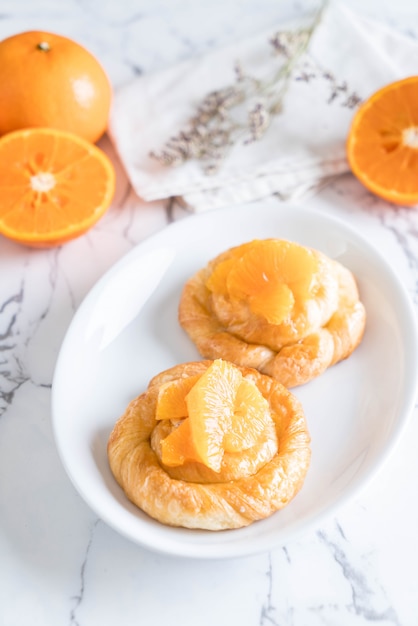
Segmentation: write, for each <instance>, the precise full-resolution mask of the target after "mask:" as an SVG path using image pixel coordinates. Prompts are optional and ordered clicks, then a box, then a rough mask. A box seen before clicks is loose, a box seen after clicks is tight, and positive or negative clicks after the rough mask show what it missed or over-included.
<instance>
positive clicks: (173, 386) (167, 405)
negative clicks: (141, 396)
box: [155, 374, 200, 420]
mask: <svg viewBox="0 0 418 626" xmlns="http://www.w3.org/2000/svg"><path fill="white" fill-rule="evenodd" d="M199 378H200V374H197V375H196V376H189V377H188V378H176V379H175V380H170V381H169V382H167V383H164V384H163V385H161V387H160V388H159V390H158V398H157V408H156V411H155V417H156V419H157V420H161V419H179V418H181V417H186V416H187V415H188V411H187V405H186V396H187V394H188V393H189V391H190V389H191V388H192V387H193V385H194V384H195V383H196V382H197V381H198V380H199Z"/></svg>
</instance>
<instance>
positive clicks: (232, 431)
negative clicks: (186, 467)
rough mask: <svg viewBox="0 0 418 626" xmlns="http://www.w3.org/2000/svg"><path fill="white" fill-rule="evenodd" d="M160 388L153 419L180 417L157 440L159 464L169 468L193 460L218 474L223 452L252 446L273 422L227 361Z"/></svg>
mask: <svg viewBox="0 0 418 626" xmlns="http://www.w3.org/2000/svg"><path fill="white" fill-rule="evenodd" d="M160 390H161V393H160V392H159V396H160V397H159V398H158V399H157V410H156V413H157V419H172V420H173V421H175V420H176V418H177V417H180V415H181V416H182V417H183V419H180V421H179V423H178V424H175V427H174V429H173V430H172V431H171V433H170V434H169V435H168V436H167V437H165V438H164V439H163V440H162V441H161V459H162V462H163V463H164V464H165V465H167V466H170V467H175V466H179V465H182V464H184V463H185V462H186V461H197V462H199V463H203V464H204V465H206V466H207V467H209V468H210V469H212V470H214V471H215V472H219V471H220V470H221V465H222V460H223V456H224V454H225V452H229V453H237V452H242V451H246V450H248V449H249V448H251V447H252V446H256V445H257V443H258V442H259V441H260V439H261V437H262V435H263V433H264V431H265V429H266V428H267V427H268V426H269V425H270V424H271V423H272V418H271V416H270V407H269V403H268V402H267V400H266V399H265V398H264V397H263V395H262V394H261V392H260V390H259V389H258V387H257V386H256V385H255V384H254V383H253V382H252V381H251V380H248V379H246V378H244V377H243V375H242V373H241V371H240V370H239V369H238V368H237V367H236V366H235V365H233V364H232V363H229V362H228V361H223V360H221V359H218V360H216V361H213V363H211V365H209V367H208V369H207V370H206V371H205V372H204V373H203V374H202V375H200V374H199V375H197V376H190V377H189V378H184V379H175V380H173V381H170V382H169V383H166V384H164V385H162V387H161V388H160Z"/></svg>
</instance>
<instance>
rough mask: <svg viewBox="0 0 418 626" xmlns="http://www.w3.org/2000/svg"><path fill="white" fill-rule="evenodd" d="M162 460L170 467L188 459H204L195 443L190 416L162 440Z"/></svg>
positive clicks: (181, 463)
mask: <svg viewBox="0 0 418 626" xmlns="http://www.w3.org/2000/svg"><path fill="white" fill-rule="evenodd" d="M161 460H162V462H163V463H164V465H167V466H168V467H177V466H179V465H183V464H184V463H185V462H186V461H199V462H201V461H202V459H201V458H200V457H199V455H198V453H197V450H196V448H195V446H194V443H193V439H192V434H191V430H190V419H189V418H188V417H186V418H185V419H183V420H181V422H180V424H179V425H178V426H177V427H176V428H175V429H174V430H172V431H171V433H170V434H169V435H168V436H167V437H165V439H163V440H162V441H161Z"/></svg>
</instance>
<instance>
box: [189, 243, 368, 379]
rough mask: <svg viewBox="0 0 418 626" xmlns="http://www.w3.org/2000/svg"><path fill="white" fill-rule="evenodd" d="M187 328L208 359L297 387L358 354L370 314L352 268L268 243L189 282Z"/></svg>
mask: <svg viewBox="0 0 418 626" xmlns="http://www.w3.org/2000/svg"><path fill="white" fill-rule="evenodd" d="M179 322H180V324H181V326H182V327H183V328H184V329H185V330H186V332H187V333H188V335H189V336H190V338H191V339H192V341H193V342H194V343H195V345H196V347H197V349H198V350H199V353H200V354H201V355H202V356H203V357H204V358H209V359H216V358H223V359H226V360H229V361H232V362H234V363H237V364H238V365H242V366H246V367H253V368H256V369H258V370H259V371H260V372H262V373H264V374H267V375H269V376H272V377H273V378H275V379H276V380H278V381H280V382H281V383H282V384H284V385H285V386H286V387H294V386H296V385H301V384H303V383H306V382H308V381H309V380H311V379H313V378H315V377H317V376H319V375H320V374H322V373H323V372H324V371H325V370H326V369H327V368H328V367H330V366H331V365H333V364H335V363H337V362H338V361H341V360H342V359H345V358H347V357H348V356H349V355H350V354H351V353H352V352H353V350H354V349H355V348H356V347H357V346H358V345H359V343H360V342H361V339H362V337H363V333H364V328H365V323H366V312H365V308H364V306H363V304H362V302H361V301H360V300H359V293H358V289H357V284H356V281H355V278H354V276H353V274H352V273H351V272H350V271H349V270H348V269H347V268H346V267H344V266H343V265H341V264H340V263H339V262H337V261H335V260H332V259H330V258H328V257H327V256H325V255H324V254H323V253H321V252H319V251H317V250H313V249H311V248H307V247H304V246H301V245H299V244H297V243H293V242H290V241H286V240H280V239H265V240H254V241H251V242H248V243H245V244H243V245H240V246H237V247H234V248H231V249H229V250H227V251H225V252H223V253H222V254H220V255H219V256H217V257H216V258H215V259H213V260H212V261H210V262H209V263H208V265H207V266H206V267H205V268H203V269H201V270H200V271H198V272H197V273H196V274H195V275H194V276H193V277H192V278H191V279H190V280H188V281H187V283H186V284H185V286H184V289H183V292H182V295H181V299H180V305H179Z"/></svg>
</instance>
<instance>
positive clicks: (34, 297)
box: [0, 0, 418, 626]
mask: <svg viewBox="0 0 418 626" xmlns="http://www.w3.org/2000/svg"><path fill="white" fill-rule="evenodd" d="M347 4H349V5H350V6H351V7H353V8H355V9H358V10H359V11H363V12H364V13H365V14H367V15H370V16H371V17H378V18H380V19H383V20H384V21H386V22H387V23H388V24H390V25H392V26H395V27H396V28H398V29H399V30H400V31H402V32H404V33H406V34H409V35H410V36H412V37H417V36H418V8H417V5H416V3H415V1H414V0H409V1H408V0H398V2H396V3H390V2H386V1H385V2H379V1H378V0H367V1H366V2H361V1H360V0H347ZM315 6H316V4H315V2H311V1H310V0H292V1H289V2H287V3H280V2H276V3H272V2H271V1H270V0H258V1H257V2H255V1H253V0H247V1H246V2H244V3H243V2H240V1H239V0H224V1H223V2H220V0H214V1H213V2H211V3H208V2H204V0H199V1H197V2H194V3H190V2H188V1H187V0H174V1H173V2H168V1H167V0H157V1H156V2H150V1H147V0H126V1H124V2H119V3H114V2H110V1H108V0H107V1H105V2H99V1H98V0H63V1H60V2H57V1H55V0H38V1H37V2H36V6H35V4H33V3H32V2H30V0H13V1H12V0H5V1H4V2H3V3H2V7H1V10H0V35H1V37H6V36H7V35H10V34H12V33H14V32H18V31H22V30H28V29H34V28H39V29H45V30H53V31H57V32H61V33H63V34H67V35H68V36H71V37H73V38H75V39H77V40H79V41H80V42H81V43H84V44H85V45H86V46H87V47H89V48H90V49H91V50H92V51H93V52H94V53H95V54H97V56H98V57H99V58H100V59H101V61H102V62H103V64H104V66H105V67H106V69H107V71H108V73H109V76H110V77H111V80H112V82H113V84H114V85H115V87H116V86H117V85H119V84H122V83H124V82H126V81H128V80H130V79H131V78H132V77H134V76H136V75H139V74H142V73H146V72H151V71H156V70H158V69H160V68H162V67H164V66H167V65H168V64H169V63H173V62H176V61H179V60H182V59H184V58H187V57H189V56H191V55H194V54H201V53H203V52H205V51H206V50H208V49H210V48H213V47H215V46H218V45H223V44H224V43H227V42H229V41H231V40H232V39H233V38H238V37H245V36H247V35H249V34H251V33H253V32H256V31H257V30H260V29H262V28H265V27H266V26H267V25H270V24H271V23H272V21H277V22H279V21H280V20H282V19H288V18H291V17H293V16H295V15H297V14H298V13H299V12H300V11H312V10H313V8H314V7H315ZM100 145H101V147H103V149H104V150H105V151H106V152H108V154H109V156H110V157H111V158H112V160H113V161H114V163H115V167H116V171H117V177H118V188H117V191H116V196H115V200H114V203H113V206H112V208H111V209H110V210H109V212H108V213H107V214H106V216H105V217H104V218H103V219H102V220H101V221H100V222H99V224H98V225H97V226H96V227H95V228H94V229H92V230H91V231H90V232H89V233H88V234H86V235H85V236H84V237H82V238H80V239H78V240H75V241H73V242H71V243H69V244H67V245H65V246H63V247H60V248H56V249H51V250H30V249H26V248H23V247H21V246H19V245H17V244H15V243H13V242H11V241H8V240H6V239H4V238H2V239H1V240H0V581H1V584H0V626H26V625H27V624H30V625H31V626H61V625H62V626H91V625H94V624H100V626H110V625H112V626H113V625H114V624H118V625H120V626H131V625H132V626H133V625H134V624H135V625H137V624H145V625H146V626H161V625H162V624H173V625H175V626H177V625H178V626H180V624H181V626H192V625H193V626H196V624H198V625H199V626H209V625H210V626H212V625H213V624H218V625H220V626H238V625H239V626H255V625H257V624H258V625H260V626H366V625H367V624H373V625H374V626H418V606H417V598H418V574H417V567H416V563H417V559H418V539H417V533H416V528H417V527H418V505H417V502H416V497H415V494H416V491H417V487H416V485H417V476H418V460H417V455H416V443H415V442H416V441H417V439H418V420H417V407H415V411H414V414H413V416H412V418H411V420H410V423H409V424H408V427H407V432H406V434H405V436H404V437H403V438H402V439H401V441H400V442H399V445H398V447H397V449H396V450H395V452H394V453H393V455H392V456H391V458H390V459H389V461H388V463H387V464H386V465H385V467H384V468H382V470H381V472H380V473H379V475H378V476H377V477H376V478H375V479H374V480H373V481H372V483H371V484H370V485H368V486H367V488H366V489H365V490H364V492H362V493H361V494H360V495H359V497H358V498H356V499H355V500H354V501H352V502H349V503H348V504H347V505H346V506H344V507H342V508H341V509H340V510H338V511H336V512H335V514H334V515H332V516H331V518H329V519H326V520H323V522H322V523H321V524H320V525H319V527H318V528H315V529H313V530H312V531H310V532H307V533H305V534H303V535H301V536H299V537H297V538H295V539H294V540H292V541H290V542H288V543H287V544H286V545H284V546H281V547H278V548H277V549H275V550H272V551H271V552H270V553H266V554H260V555H256V556H252V557H247V558H243V559H231V560H226V561H221V562H218V561H216V560H214V561H206V562H205V561H200V560H193V559H192V560H187V559H176V558H172V557H170V558H169V557H165V556H163V555H160V554H157V553H152V552H149V551H147V550H145V549H142V548H140V547H139V546H136V545H134V544H132V543H131V542H129V541H128V540H126V539H125V538H124V537H121V536H120V535H118V534H117V533H116V532H115V531H113V530H112V529H111V528H109V527H108V526H107V525H106V524H105V523H104V522H102V521H101V520H100V519H98V518H97V516H96V515H95V514H94V513H93V512H92V511H91V510H90V509H89V508H88V507H87V505H86V504H85V503H84V502H83V500H82V499H81V497H80V496H79V495H78V493H77V492H76V491H75V489H74V488H73V486H72V485H71V483H70V481H69V479H68V477H67V475H66V473H65V470H64V468H63V467H62V464H61V461H60V459H59V457H58V453H57V450H56V447H55V443H54V436H53V432H52V426H51V415H50V395H51V384H52V378H53V372H54V367H55V363H56V359H57V355H58V352H59V348H60V345H61V342H62V340H63V338H64V336H65V332H66V330H67V328H68V325H69V324H70V322H71V319H72V317H73V315H74V313H75V311H76V309H77V307H78V306H79V305H80V303H81V302H82V300H83V298H84V296H85V295H86V294H87V293H88V291H89V290H90V288H91V287H92V286H93V285H94V283H95V282H96V281H97V280H98V279H99V278H100V277H101V276H102V275H103V273H104V272H105V271H106V270H107V269H108V268H109V267H111V266H112V264H113V263H115V262H116V261H117V260H118V259H120V258H121V257H122V256H123V255H124V254H125V253H127V252H128V251H129V250H131V249H132V248H133V247H134V246H135V245H136V244H137V243H139V242H140V241H142V240H143V239H144V238H146V237H148V236H150V235H152V234H153V233H155V232H157V231H159V230H160V229H162V228H163V227H164V226H166V225H168V224H170V223H171V222H173V221H176V220H180V219H185V218H187V216H188V214H189V213H188V210H187V209H186V208H184V207H183V206H182V205H181V202H180V201H179V200H178V199H175V198H172V199H169V200H167V201H162V202H153V203H148V204H146V203H144V202H142V201H141V199H139V198H138V197H137V196H136V195H135V193H134V192H133V190H132V188H131V186H130V184H129V181H128V180H127V178H126V175H125V174H124V172H123V169H122V167H121V165H120V163H119V162H118V159H117V156H116V155H115V153H114V151H113V148H112V146H111V144H110V141H109V139H108V138H107V137H105V138H104V139H103V140H102V141H101V142H100ZM277 201H278V202H279V199H278V200H277ZM310 203H311V205H312V208H313V209H319V210H321V211H324V212H327V213H329V214H332V215H337V216H339V217H341V218H343V219H345V220H347V221H348V222H349V223H351V224H352V225H354V226H355V227H356V228H358V229H359V231H360V232H362V233H363V235H364V236H366V237H368V238H369V240H370V241H371V242H372V243H373V244H374V245H375V246H376V247H378V248H379V249H381V250H382V251H383V253H384V254H385V256H387V258H389V259H390V262H391V264H392V265H393V268H394V270H395V271H396V272H397V274H398V276H399V278H400V280H401V281H402V282H403V284H404V285H405V287H406V288H407V290H408V292H409V293H410V295H411V300H412V302H413V303H414V305H415V306H417V305H418V217H417V213H416V210H415V209H406V208H400V207H394V206H391V205H389V204H387V203H384V202H383V201H380V200H378V199H377V198H375V197H374V196H372V195H371V194H369V193H368V192H367V191H365V190H364V189H363V188H362V187H361V186H360V185H359V183H357V182H356V181H355V180H354V179H353V177H352V176H350V175H343V176H340V177H338V178H336V179H335V180H333V181H332V182H331V183H330V184H329V185H327V186H326V187H325V188H324V189H323V190H321V191H320V192H319V193H318V194H317V195H316V196H314V197H313V198H311V199H310Z"/></svg>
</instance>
